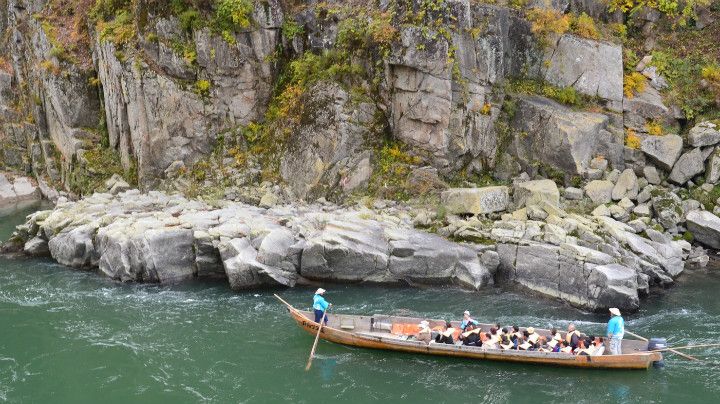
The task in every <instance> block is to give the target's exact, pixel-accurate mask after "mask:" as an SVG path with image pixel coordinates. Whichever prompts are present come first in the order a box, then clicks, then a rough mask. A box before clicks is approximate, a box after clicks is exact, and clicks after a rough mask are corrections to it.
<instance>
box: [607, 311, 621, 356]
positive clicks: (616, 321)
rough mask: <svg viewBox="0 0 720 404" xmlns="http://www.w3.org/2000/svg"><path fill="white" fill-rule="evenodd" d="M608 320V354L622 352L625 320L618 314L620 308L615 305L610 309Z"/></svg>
mask: <svg viewBox="0 0 720 404" xmlns="http://www.w3.org/2000/svg"><path fill="white" fill-rule="evenodd" d="M610 315H611V316H612V318H610V321H608V326H607V336H608V338H609V339H610V354H611V355H620V354H622V339H623V336H624V335H625V320H623V318H622V316H621V315H620V310H619V309H617V308H616V307H613V308H611V309H610Z"/></svg>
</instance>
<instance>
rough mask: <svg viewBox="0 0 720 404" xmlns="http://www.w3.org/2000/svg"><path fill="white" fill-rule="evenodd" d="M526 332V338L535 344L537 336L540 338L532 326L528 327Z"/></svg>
mask: <svg viewBox="0 0 720 404" xmlns="http://www.w3.org/2000/svg"><path fill="white" fill-rule="evenodd" d="M527 332H528V336H527V340H528V341H530V343H531V344H536V343H537V342H538V338H540V334H538V333H536V332H535V328H534V327H528V328H527Z"/></svg>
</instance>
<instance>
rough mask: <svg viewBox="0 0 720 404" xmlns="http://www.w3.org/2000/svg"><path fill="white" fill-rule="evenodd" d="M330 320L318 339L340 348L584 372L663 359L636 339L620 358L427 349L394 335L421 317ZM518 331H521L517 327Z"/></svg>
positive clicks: (294, 312) (309, 325)
mask: <svg viewBox="0 0 720 404" xmlns="http://www.w3.org/2000/svg"><path fill="white" fill-rule="evenodd" d="M278 299H279V300H280V301H281V302H282V303H283V304H284V305H285V306H286V307H287V310H288V312H290V316H291V317H292V318H293V319H294V320H295V322H297V324H298V326H300V328H302V329H303V330H305V331H307V332H308V333H310V334H311V335H313V336H315V335H316V334H317V331H318V328H319V324H318V323H316V322H315V321H314V317H315V316H314V313H313V312H310V311H303V310H298V309H296V308H295V307H293V306H292V305H290V304H289V303H287V302H285V301H284V300H282V299H280V298H279V297H278ZM328 317H329V321H328V325H327V326H324V327H323V329H322V332H321V333H320V338H322V339H324V340H326V341H330V342H335V343H338V344H342V345H350V346H357V347H362V348H374V349H386V350H392V351H400V352H412V353H420V354H426V355H441V356H453V357H462V358H471V359H480V360H492V361H505V362H521V363H531V364H544V365H552V366H566V367H576V368H586V369H587V368H591V369H648V368H649V367H650V365H652V364H653V362H659V361H662V359H663V357H662V354H661V353H660V352H655V351H648V350H647V342H644V341H638V340H628V339H624V340H623V342H622V352H623V354H622V355H599V356H588V355H573V354H568V353H555V352H538V351H523V350H502V349H484V348H480V347H474V346H463V345H447V344H437V343H435V342H431V343H430V344H427V343H425V342H422V341H417V340H413V339H412V338H410V339H408V337H407V335H402V334H397V332H398V331H399V330H407V329H409V328H410V325H417V324H419V323H420V321H422V320H423V319H420V318H412V317H398V316H386V315H377V314H376V315H372V316H357V315H347V314H335V313H333V314H332V315H329V316H328ZM428 321H429V322H430V327H436V326H440V325H444V324H445V321H443V320H428ZM453 326H455V327H459V324H458V323H457V322H453ZM492 326H493V325H492V324H481V325H480V327H482V329H483V330H489V329H490V327H492ZM393 331H395V333H394V332H393ZM521 331H524V329H523V328H521ZM535 332H537V333H538V334H540V335H545V336H549V335H550V330H544V329H537V328H536V329H535ZM564 336H565V335H564V333H563V337H564Z"/></svg>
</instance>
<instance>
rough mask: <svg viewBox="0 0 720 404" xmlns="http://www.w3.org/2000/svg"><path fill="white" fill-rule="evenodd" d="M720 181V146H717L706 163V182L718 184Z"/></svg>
mask: <svg viewBox="0 0 720 404" xmlns="http://www.w3.org/2000/svg"><path fill="white" fill-rule="evenodd" d="M718 181H720V148H716V149H715V150H714V151H713V153H712V154H711V155H710V158H709V159H708V161H707V164H706V165H705V182H707V183H710V184H716V183H717V182H718Z"/></svg>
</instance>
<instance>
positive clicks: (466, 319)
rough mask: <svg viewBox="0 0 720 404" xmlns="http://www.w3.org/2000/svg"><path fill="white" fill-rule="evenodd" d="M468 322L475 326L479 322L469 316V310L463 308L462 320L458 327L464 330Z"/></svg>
mask: <svg viewBox="0 0 720 404" xmlns="http://www.w3.org/2000/svg"><path fill="white" fill-rule="evenodd" d="M468 324H472V325H474V326H476V327H477V326H478V325H479V324H480V323H478V322H477V321H475V320H474V319H473V318H472V317H470V312H469V311H467V310H465V312H464V313H463V320H462V322H460V329H461V330H463V331H465V329H466V328H467V326H468Z"/></svg>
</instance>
